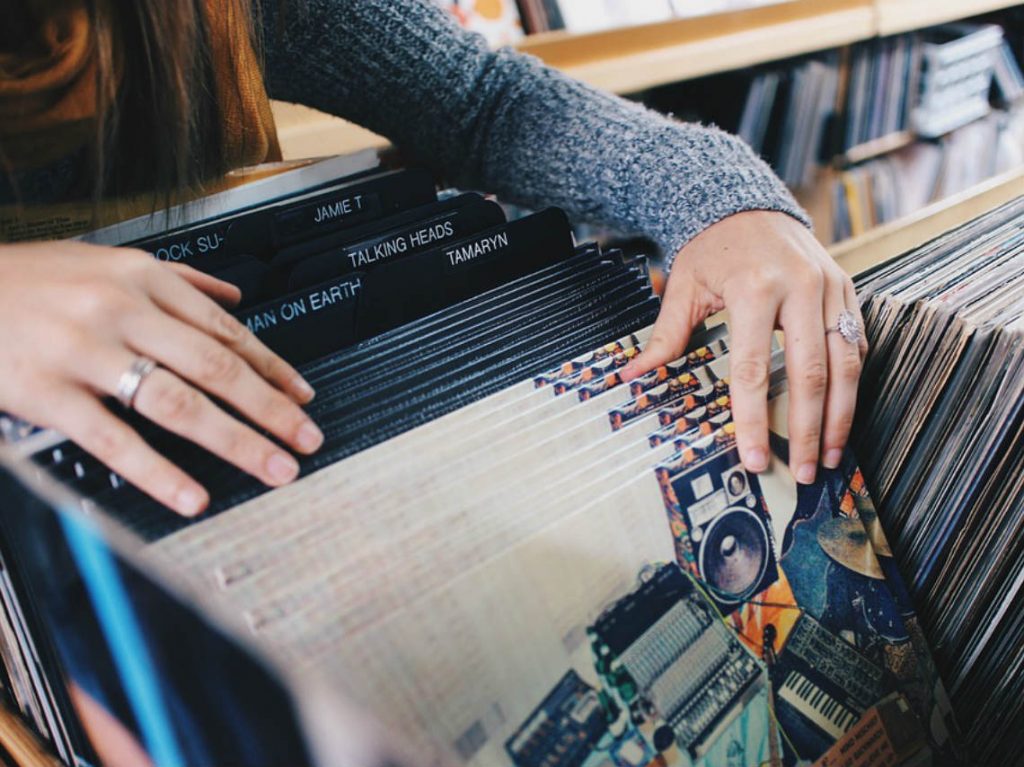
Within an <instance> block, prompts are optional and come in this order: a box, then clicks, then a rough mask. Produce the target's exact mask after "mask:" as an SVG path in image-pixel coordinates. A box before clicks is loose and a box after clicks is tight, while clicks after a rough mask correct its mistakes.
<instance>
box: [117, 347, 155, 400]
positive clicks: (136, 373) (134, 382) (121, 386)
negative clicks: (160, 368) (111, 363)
mask: <svg viewBox="0 0 1024 767" xmlns="http://www.w3.org/2000/svg"><path fill="white" fill-rule="evenodd" d="M154 370H156V363H155V362H154V361H153V360H151V359H150V358H149V357H136V358H135V362H133V363H132V366H131V367H130V368H128V369H127V370H126V371H125V372H123V373H122V374H121V377H120V378H119V379H118V381H117V392H116V396H117V401H118V402H120V403H121V404H122V405H124V406H125V407H126V408H127V409H129V410H131V409H132V406H133V405H134V404H135V395H136V394H138V393H139V387H140V386H142V382H143V381H145V380H146V376H148V375H149V374H150V373H152V372H153V371H154Z"/></svg>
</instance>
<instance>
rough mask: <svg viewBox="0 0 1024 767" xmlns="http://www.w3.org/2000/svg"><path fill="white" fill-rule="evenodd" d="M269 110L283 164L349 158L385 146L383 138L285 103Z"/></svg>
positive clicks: (353, 125)
mask: <svg viewBox="0 0 1024 767" xmlns="http://www.w3.org/2000/svg"><path fill="white" fill-rule="evenodd" d="M270 106H271V109H272V110H273V112H274V122H276V123H277V137H278V140H279V141H280V142H281V153H282V154H283V155H284V159H285V160H298V159H303V158H307V157H327V156H328V155H337V154H351V153H353V152H359V151H362V150H364V149H383V148H384V147H386V146H388V140H387V139H386V138H384V137H383V136H378V135H377V134H376V133H373V132H372V131H368V130H366V129H365V128H361V127H359V126H358V125H355V124H353V123H350V122H348V121H347V120H342V119H341V118H340V117H334V116H333V115H328V114H324V113H323V112H318V111H317V110H315V109H310V108H309V107H305V106H301V105H299V104H289V103H287V102H284V101H273V102H271V105H270Z"/></svg>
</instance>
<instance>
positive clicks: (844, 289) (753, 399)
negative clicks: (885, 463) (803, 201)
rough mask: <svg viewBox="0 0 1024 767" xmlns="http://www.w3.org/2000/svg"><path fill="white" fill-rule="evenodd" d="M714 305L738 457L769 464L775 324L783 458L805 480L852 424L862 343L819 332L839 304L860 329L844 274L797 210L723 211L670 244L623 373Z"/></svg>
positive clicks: (660, 352) (675, 341)
mask: <svg viewBox="0 0 1024 767" xmlns="http://www.w3.org/2000/svg"><path fill="white" fill-rule="evenodd" d="M722 309H728V311H729V330H730V339H731V341H730V347H731V348H730V354H729V382H730V395H731V398H732V413H733V420H734V421H735V422H736V441H737V445H738V447H739V450H740V456H741V458H742V460H743V464H744V466H745V467H746V468H747V469H748V470H749V471H753V472H760V471H764V470H765V469H766V468H767V467H768V460H769V452H768V450H769V448H768V407H767V398H768V382H769V374H770V364H771V339H772V331H773V330H774V329H775V328H780V329H782V330H783V331H784V332H785V354H786V372H787V377H788V379H789V424H788V426H789V460H790V467H791V469H792V471H793V475H794V477H796V480H797V481H798V482H800V483H803V484H809V483H811V482H813V481H814V477H815V473H816V471H817V464H818V459H819V456H820V457H821V460H822V463H823V464H824V465H825V466H826V467H828V468H835V467H836V466H838V465H839V462H840V461H841V460H842V451H843V447H844V445H845V444H846V440H847V438H848V437H849V434H850V427H851V425H852V423H853V411H854V407H855V405H856V402H857V383H858V380H859V378H860V370H861V363H862V362H863V358H864V354H865V353H866V352H867V344H866V343H865V342H864V341H863V340H861V342H860V343H859V344H853V343H850V342H849V341H846V340H844V339H843V337H842V336H841V335H840V334H839V333H836V332H828V333H827V332H826V329H828V328H832V327H834V326H835V325H836V323H837V321H838V317H839V315H840V313H841V312H843V311H844V310H848V311H850V312H852V313H853V314H854V316H856V317H857V319H858V322H860V323H861V327H862V328H863V321H862V320H861V315H860V307H859V304H858V302H857V296H856V293H855V292H854V288H853V283H852V282H851V281H850V278H849V277H847V276H846V274H845V273H844V272H843V271H842V270H841V269H840V268H839V267H838V266H837V265H836V263H835V262H834V261H833V260H832V258H831V257H830V256H829V255H828V253H827V252H826V251H825V249H824V248H822V247H821V245H820V244H818V242H817V240H815V239H814V237H813V236H812V235H811V233H810V232H809V231H807V229H806V228H805V227H804V226H803V225H802V224H800V222H798V221H797V220H796V219H794V218H792V217H790V216H788V215H786V214H784V213H775V212H769V211H750V212H745V213H738V214H736V215H733V216H730V217H729V218H726V219H724V220H722V221H720V222H718V223H717V224H714V225H713V226H711V227H708V228H707V229H706V230H704V231H703V232H701V234H700V235H698V236H697V237H695V238H694V239H693V240H691V241H690V242H689V243H688V244H687V245H686V246H685V247H684V248H683V249H682V250H681V251H679V255H678V256H677V257H676V260H675V264H674V266H673V267H672V273H671V274H670V275H669V278H668V283H667V284H666V286H665V295H664V299H663V302H662V307H661V313H660V314H659V315H658V320H657V322H656V323H655V325H654V332H653V334H652V336H651V339H650V341H649V342H648V344H647V346H646V348H645V349H644V351H643V352H642V353H641V354H640V355H639V356H638V357H637V358H636V359H635V360H634V361H633V362H632V363H631V364H630V365H629V366H627V367H626V369H625V370H624V371H623V377H624V378H625V379H626V380H630V379H632V378H634V377H636V376H637V375H641V374H642V373H645V372H647V371H648V370H651V369H653V368H655V367H657V366H658V365H662V364H664V363H666V362H669V361H671V360H673V359H676V358H677V357H679V356H680V354H681V353H682V352H683V350H684V349H685V348H686V345H687V343H688V342H689V338H690V332H691V330H692V329H693V327H694V326H696V325H697V324H698V323H700V322H702V321H703V320H704V319H705V318H707V317H708V316H709V315H711V314H713V313H715V312H718V311H721V310H722ZM861 335H862V336H863V333H862V334H861Z"/></svg>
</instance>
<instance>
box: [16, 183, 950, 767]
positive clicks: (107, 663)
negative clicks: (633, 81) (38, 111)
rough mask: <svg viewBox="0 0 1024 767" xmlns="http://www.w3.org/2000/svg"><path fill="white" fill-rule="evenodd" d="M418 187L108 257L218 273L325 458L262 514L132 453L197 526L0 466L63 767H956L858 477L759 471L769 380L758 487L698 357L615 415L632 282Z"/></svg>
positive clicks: (903, 595) (265, 212) (710, 362)
mask: <svg viewBox="0 0 1024 767" xmlns="http://www.w3.org/2000/svg"><path fill="white" fill-rule="evenodd" d="M423 183H424V179H423V177H422V175H421V174H417V173H415V172H395V173H384V174H382V173H379V172H374V173H369V174H365V175H362V176H359V177H356V178H353V179H346V180H342V181H339V182H333V183H331V184H328V185H325V186H324V187H322V188H320V189H314V190H310V191H308V192H306V193H305V194H304V195H302V196H300V197H298V198H295V199H291V200H278V201H274V202H273V203H271V204H268V205H261V206H258V207H256V208H255V209H251V210H248V211H244V212H242V213H240V214H232V215H230V216H222V217H220V218H218V219H216V220H213V221H201V222H196V223H194V224H190V225H189V226H188V227H185V228H182V229H181V230H179V231H176V232H172V233H169V234H168V235H163V236H159V237H152V238H149V239H148V240H145V241H141V242H140V244H142V245H144V246H146V247H149V248H150V249H151V250H152V251H153V252H155V253H158V254H159V253H172V252H176V253H178V254H179V255H180V254H183V253H186V252H187V253H191V254H195V253H196V252H198V250H199V245H198V243H199V242H200V241H202V242H204V243H206V244H207V246H208V245H209V244H210V243H217V244H218V248H220V247H223V250H222V251H220V253H219V254H218V255H217V257H216V258H214V259H209V260H206V261H203V260H202V259H195V263H197V265H198V264H200V263H202V264H204V265H205V266H206V268H208V269H209V270H210V271H213V272H216V273H218V274H221V275H228V276H232V277H233V278H235V279H236V280H237V281H238V282H239V283H240V284H241V283H244V284H246V285H248V286H250V288H249V290H250V291H251V294H252V295H254V297H253V298H252V299H251V300H250V301H249V303H248V305H247V306H246V307H245V308H244V309H243V310H242V313H241V315H240V316H241V317H242V318H244V319H245V320H246V321H247V322H248V324H249V326H250V327H251V328H252V329H253V330H254V331H255V332H256V333H257V334H258V335H260V336H261V337H262V338H263V339H264V340H266V341H267V342H268V343H270V344H271V345H272V346H274V347H275V348H277V349H279V350H280V351H281V352H282V353H284V354H285V355H287V356H289V357H291V358H292V359H294V360H296V361H297V362H299V363H300V370H301V372H302V373H303V374H304V375H305V376H306V377H307V378H308V380H309V381H310V382H311V383H312V385H313V386H314V387H315V388H316V389H317V392H318V394H317V398H316V399H315V400H314V401H313V403H312V404H311V405H310V413H311V414H312V415H313V417H314V418H315V419H316V420H317V421H318V423H319V424H320V426H321V427H322V428H323V430H324V432H325V434H326V442H325V445H324V447H323V449H322V450H321V451H320V452H319V453H318V454H317V455H315V456H312V457H309V458H304V459H302V471H303V476H302V477H301V478H300V479H299V480H298V481H297V482H295V483H293V484H292V485H289V486H287V487H282V488H278V489H275V490H272V491H270V490H268V489H267V488H265V487H262V486H261V485H259V483H258V482H256V481H255V480H253V479H251V478H247V477H245V476H243V475H242V474H241V472H239V471H237V470H235V469H233V468H231V467H230V466H228V465H226V464H224V463H223V462H222V461H220V460H219V459H215V458H214V457H213V456H212V455H209V454H207V453H204V452H202V451H201V450H199V449H197V448H195V447H193V446H190V445H187V444H185V443H183V442H181V441H180V440H177V439H176V438H174V437H172V436H171V435H169V434H167V433H164V432H161V431H160V430H158V429H155V428H154V427H152V426H147V425H146V424H144V423H139V422H135V425H136V426H137V427H138V428H139V429H140V430H142V431H143V433H144V434H145V436H146V438H147V439H148V440H149V441H150V442H152V443H153V444H154V445H156V446H157V447H158V448H159V449H160V450H162V451H164V452H166V453H167V454H168V455H169V456H171V457H172V458H173V459H174V460H176V461H178V462H179V463H180V464H181V465H182V466H183V467H184V468H185V469H186V470H187V471H189V472H190V473H191V474H193V475H194V476H196V477H197V478H199V479H200V480H201V481H202V482H204V484H205V485H206V486H207V487H208V488H209V489H210V492H211V497H212V499H213V501H212V507H211V509H210V511H209V512H208V513H207V514H205V515H203V516H202V517H200V518H198V519H195V520H184V519H181V518H178V517H176V516H175V515H173V514H172V513H170V512H169V511H167V510H165V509H162V508H160V507H159V506H158V505H157V504H156V503H154V502H153V501H151V500H149V499H148V498H147V497H145V496H144V495H142V494H141V493H140V492H139V491H137V490H136V489H134V488H132V487H130V486H128V485H126V484H125V483H124V482H123V481H122V480H121V479H120V478H119V477H117V476H116V475H112V474H110V472H109V471H107V470H106V469H104V468H103V467H102V466H100V465H98V464H97V463H96V462H94V461H92V460H91V459H90V458H89V457H88V456H86V455H85V454H83V453H82V452H81V451H80V450H79V449H78V448H76V447H75V446H74V445H71V444H68V443H66V442H63V441H61V440H60V438H59V437H58V436H55V435H51V434H47V433H39V434H35V435H33V436H31V437H29V438H28V439H26V440H23V441H21V442H19V443H18V445H17V446H16V449H17V450H18V451H19V452H20V453H21V455H22V456H23V457H22V459H21V460H20V462H19V463H18V465H17V466H14V467H13V468H12V469H11V472H10V473H9V474H5V476H6V479H5V480H4V485H3V490H4V492H5V497H11V498H22V497H23V496H24V495H25V490H26V488H29V489H35V484H34V482H33V481H32V479H31V477H27V476H26V474H27V473H28V469H27V468H26V467H31V469H32V472H34V473H35V474H36V475H38V477H40V478H41V479H42V480H43V481H45V480H58V481H59V482H60V484H61V485H62V486H63V487H64V488H65V489H66V490H70V491H73V493H74V497H73V498H72V497H71V496H68V495H61V494H60V493H59V492H58V493H56V494H50V493H49V492H48V491H46V490H45V488H44V490H43V492H42V495H41V497H42V498H43V500H44V503H42V504H40V503H38V502H37V503H29V504H27V505H26V504H24V503H20V502H18V503H11V504H9V505H5V507H4V508H3V509H0V530H2V533H3V534H2V536H0V553H2V555H3V560H4V565H5V570H4V572H6V573H9V574H11V576H12V577H11V580H10V582H9V587H8V588H6V590H4V591H2V592H0V596H2V597H3V604H4V608H5V612H4V616H3V618H4V621H3V623H4V625H3V629H4V631H3V632H0V638H2V639H3V647H4V650H5V652H4V662H5V667H6V669H7V673H8V681H9V687H8V689H9V690H12V692H13V694H14V697H15V698H16V699H17V702H18V704H19V706H20V707H21V708H22V709H23V710H24V711H26V712H28V713H31V712H32V711H33V710H34V709H36V708H38V709H39V710H41V711H43V712H44V714H43V716H41V717H40V719H41V720H42V721H43V723H44V725H46V723H47V722H51V721H52V722H53V724H52V726H51V725H46V726H40V727H39V729H40V731H42V732H43V733H44V734H46V735H47V736H48V737H49V738H50V739H51V741H52V742H54V743H55V744H56V746H57V748H58V749H59V750H61V753H62V755H63V756H64V758H65V760H66V761H68V762H69V763H71V762H72V761H73V760H74V759H76V758H77V759H84V760H85V761H87V762H88V761H90V760H91V758H92V756H93V751H94V750H95V751H97V752H100V753H98V754H97V755H98V756H99V759H100V761H103V762H108V763H143V762H142V761H141V759H144V758H149V759H150V760H151V761H152V762H153V763H156V764H200V763H218V764H220V763H231V764H280V763H282V762H288V763H295V764H301V763H315V764H334V763H344V762H343V759H342V758H341V757H340V756H339V753H340V749H343V748H346V747H347V748H352V747H353V746H352V743H353V742H355V741H353V740H352V739H351V738H349V737H348V736H349V735H351V733H345V731H344V730H343V729H342V728H341V727H340V726H339V725H333V726H332V724H331V722H330V720H325V718H324V714H323V711H327V710H330V711H333V710H335V708H334V707H328V703H329V702H330V701H334V703H333V704H331V705H332V706H335V707H336V706H337V705H339V704H337V701H336V700H335V699H334V698H332V694H340V692H343V693H344V694H345V695H346V696H348V700H350V701H352V702H354V704H355V705H356V706H358V707H359V709H360V710H361V711H363V712H366V713H368V714H369V715H371V716H372V718H373V719H375V720H376V721H378V722H381V723H383V725H384V726H385V727H386V728H387V731H388V732H389V733H391V735H390V737H391V739H392V740H393V741H394V742H395V743H406V744H408V745H409V747H410V749H411V751H412V752H413V753H415V754H417V757H418V759H419V760H420V763H424V764H433V763H447V762H446V760H450V761H451V763H453V764H464V765H478V766H479V767H485V766H486V767H490V766H491V765H500V764H507V765H517V766H523V767H533V766H534V765H552V766H553V767H558V766H561V765H565V766H566V767H568V765H574V766H577V765H585V766H587V767H590V766H591V765H593V766H594V767H596V766H597V765H603V764H608V763H609V762H611V763H612V764H615V765H649V764H652V763H653V764H661V765H666V767H667V766H668V765H679V766H680V767H717V766H718V765H724V764H731V763H735V764H742V765H750V764H765V763H767V764H773V765H787V766H793V765H798V764H806V763H810V762H815V761H817V760H824V761H821V762H820V763H821V764H829V765H849V766H850V767H854V765H862V764H883V763H884V764H892V765H910V764H922V763H927V762H928V760H929V759H930V760H931V761H932V763H935V764H953V763H955V757H956V753H955V737H956V728H955V725H954V723H953V721H952V719H951V717H950V707H949V703H948V701H947V700H946V697H945V693H944V688H943V686H942V684H941V682H940V681H939V679H938V677H937V675H936V671H935V665H934V663H933V662H932V660H931V656H930V654H929V652H928V649H927V646H926V643H925V642H924V640H923V637H922V635H921V631H920V628H919V623H918V619H917V617H916V615H915V613H914V610H913V607H912V605H911V603H910V599H909V596H908V594H907V591H906V589H905V588H904V586H903V583H902V580H901V579H900V576H899V573H898V569H897V567H896V565H895V562H894V560H893V557H892V551H891V547H890V546H889V544H888V543H887V541H886V538H885V534H884V533H883V532H882V529H881V526H880V524H879V520H878V516H877V514H876V513H875V511H874V507H873V505H872V502H871V499H870V497H869V495H868V493H867V491H866V489H865V483H864V480H863V477H862V475H861V473H860V471H859V469H858V468H857V465H856V462H855V460H854V459H853V457H852V455H848V456H847V457H846V459H845V460H844V462H843V464H842V466H841V467H840V468H839V469H836V470H829V471H822V472H821V475H820V477H819V479H818V481H817V482H816V483H815V484H814V485H811V486H798V485H797V484H796V482H795V481H794V480H793V477H792V476H791V475H790V473H789V471H788V468H787V465H788V437H787V430H786V423H787V403H788V394H787V385H786V379H785V376H784V374H783V371H782V354H781V353H776V354H775V355H774V357H773V373H772V384H771V392H770V402H769V406H770V415H771V429H772V434H771V447H772V461H771V466H770V468H769V469H768V470H767V471H766V472H763V473H761V474H758V475H755V474H751V473H748V472H746V471H745V470H744V469H743V466H742V464H741V463H740V461H739V457H738V451H737V449H736V446H735V438H734V437H735V435H734V426H733V424H732V419H731V411H730V399H729V381H728V366H729V340H728V335H727V333H726V332H725V328H723V327H716V328H710V329H705V330H704V331H702V332H700V333H698V334H697V336H696V337H695V339H694V343H693V344H692V346H691V348H690V349H689V350H688V352H687V353H686V354H684V355H683V356H682V357H680V358H679V359H677V360H674V361H672V362H670V363H669V364H666V365H664V366H662V367H660V368H658V369H656V370H654V371H652V372H650V373H649V374H646V375H644V376H642V377H641V378H639V379H636V380H633V381H631V382H629V383H624V382H623V381H622V380H621V378H620V375H619V371H620V370H621V368H622V367H623V366H625V365H626V364H627V363H628V361H629V360H630V359H632V358H634V357H635V356H636V354H637V353H638V352H639V351H640V350H641V349H642V348H643V346H644V344H645V343H646V340H647V338H648V336H649V333H650V330H649V326H650V323H651V322H652V321H653V319H654V317H655V315H656V312H657V308H658V302H657V300H656V299H655V298H653V297H652V295H651V291H650V287H649V283H648V281H647V275H646V270H645V268H644V265H643V263H642V262H639V263H626V262H624V261H623V260H622V259H621V258H620V257H618V256H617V255H616V254H614V253H605V252H602V251H601V250H600V249H599V248H597V247H596V246H581V247H574V244H573V241H572V237H571V234H570V230H569V227H568V223H567V221H566V219H565V217H564V215H563V214H561V213H560V212H558V211H555V210H550V211H544V212H541V213H539V214H536V215H534V216H530V217H526V218H523V219H519V220H516V221H512V222H504V221H501V220H499V221H497V223H495V222H494V221H493V220H491V219H489V216H492V215H495V210H494V208H493V207H492V203H489V202H487V201H484V200H482V199H480V198H479V197H476V196H474V195H463V196H458V197H454V198H449V199H446V200H444V201H441V202H437V201H433V202H432V201H430V200H429V199H428V200H425V201H424V200H422V199H420V196H419V191H417V193H416V194H415V195H412V196H411V197H407V196H403V195H405V194H407V193H408V190H409V189H410V188H416V189H420V188H421V185H422V184H423ZM425 183H426V187H427V189H426V190H425V192H426V194H427V196H428V197H430V196H431V195H432V189H431V188H429V187H430V185H429V181H427V182H425ZM420 191H423V190H422V189H420ZM200 238H203V239H200ZM399 243H405V244H404V245H400V244H399ZM125 416H126V417H128V418H131V417H132V416H131V415H130V414H127V413H126V414H125ZM40 507H42V509H41V508H40ZM83 512H84V513H83ZM211 661H214V662H213V663H212V664H211ZM211 665H213V668H211ZM33 674H34V676H33ZM314 691H315V692H314ZM211 701H214V702H213V703H212V704H211ZM309 701H316V705H315V706H314V705H313V704H312V703H310V702H309ZM310 709H315V711H316V712H317V714H316V715H315V716H314V715H313V714H310V713H309V711H310ZM297 710H298V713H296V711H297ZM98 733H103V734H105V735H106V737H100V736H99V735H98ZM111 733H116V735H117V737H112V736H111ZM356 740H358V738H357V739H356ZM111 749H116V750H117V753H113V754H112V753H111ZM125 754H131V755H134V758H135V760H134V761H132V760H131V759H129V758H128V757H126V756H125ZM283 754H291V758H283V757H282V755H283ZM865 754H867V755H866V756H865ZM141 755H148V756H141ZM126 759H127V760H128V761H126V762H125V761H119V760H126ZM858 760H859V761H858ZM865 760H866V761H865Z"/></svg>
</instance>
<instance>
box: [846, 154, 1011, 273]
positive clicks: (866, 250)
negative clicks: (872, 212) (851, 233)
mask: <svg viewBox="0 0 1024 767" xmlns="http://www.w3.org/2000/svg"><path fill="white" fill-rule="evenodd" d="M1022 195H1024V167H1021V168H1017V169H1015V170H1012V171H1009V172H1007V173H1004V174H1002V175H1000V176H995V177H993V178H990V179H988V180H987V181H983V182H982V183H980V184H978V185H976V186H974V187H971V188H970V189H968V190H966V191H964V192H961V193H960V194H956V195H953V196H952V197H949V198H947V199H945V200H942V201H940V202H936V203H933V204H932V205H929V206H927V207H925V208H922V209H921V210H919V211H917V212H916V213H912V214H911V215H909V216H905V217H904V218H901V219H898V220H896V221H891V222H890V223H888V224H883V225H882V226H879V227H876V228H875V229H872V230H871V231H869V232H865V233H864V234H862V235H860V236H858V237H854V238H851V239H849V240H844V241H843V242H840V243H836V244H835V245H832V246H831V247H829V252H830V253H831V254H832V256H833V258H835V259H836V261H838V262H839V265H840V266H842V267H843V269H845V270H846V272H847V273H848V274H851V275H855V274H859V273H860V272H863V271H865V270H867V269H870V268H871V267H873V266H877V265H878V264H881V263H884V262H886V261H888V260H889V259H891V258H894V257H896V256H898V255H899V254H900V253H903V252H905V251H907V250H910V249H911V248H916V247H918V246H919V245H923V244H924V243H926V242H928V241H929V240H931V239H934V238H935V237H938V236H939V235H940V234H942V233H943V232H946V231H948V230H950V229H952V228H953V227H956V226H959V225H960V224H963V223H966V222H967V221H970V220H971V219H972V218H976V217H977V216H980V215H981V214H982V213H984V212H986V211H988V210H992V209H993V208H996V207H998V206H1000V205H1002V204H1004V203H1007V202H1009V201H1010V200H1013V199H1016V198H1018V197H1020V196H1022Z"/></svg>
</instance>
